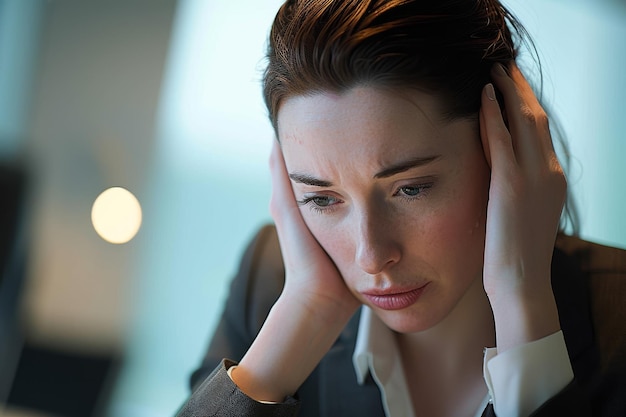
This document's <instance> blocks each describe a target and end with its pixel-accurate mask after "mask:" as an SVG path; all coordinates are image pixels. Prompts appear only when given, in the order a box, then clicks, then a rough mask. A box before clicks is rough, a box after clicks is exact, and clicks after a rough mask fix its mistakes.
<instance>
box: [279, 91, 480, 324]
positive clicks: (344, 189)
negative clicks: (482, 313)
mask: <svg viewBox="0 0 626 417" xmlns="http://www.w3.org/2000/svg"><path fill="white" fill-rule="evenodd" d="M278 134H279V137H280V141H281V145H282V150H283V155H284V158H285V162H286V165H287V170H288V172H289V175H290V177H291V180H292V184H293V190H294V193H295V197H296V199H297V200H298V201H299V203H300V207H301V208H300V210H301V213H302V216H303V217H304V220H305V222H306V224H307V225H308V227H309V229H310V230H311V232H312V233H313V235H314V236H315V238H316V239H317V240H318V242H319V243H320V245H321V246H322V247H323V248H324V250H325V251H326V252H327V253H328V255H329V256H330V258H331V259H332V260H333V262H334V263H335V265H336V266H337V268H338V269H339V271H340V273H341V274H342V276H343V278H344V280H345V283H346V285H347V286H348V288H349V289H350V290H351V292H352V293H353V294H354V296H355V297H356V298H357V299H359V300H360V301H361V302H362V303H364V304H367V305H368V306H370V307H371V308H372V309H373V310H374V311H375V312H376V313H377V314H378V316H379V317H380V318H381V319H382V320H383V321H384V322H385V323H386V324H387V326H389V327H390V328H392V329H394V330H396V331H399V332H416V331H421V330H426V329H428V328H431V327H433V326H435V325H436V324H437V323H439V322H440V321H441V320H443V319H444V318H445V317H446V316H447V315H448V314H449V313H450V312H451V311H452V310H453V309H454V308H455V306H456V305H457V303H458V302H459V301H460V300H461V298H462V297H463V296H464V294H465V293H466V292H467V290H468V288H469V287H470V285H471V284H472V283H474V281H475V280H477V279H481V276H482V274H481V271H482V265H483V250H484V239H485V220H486V208H487V198H488V189H489V168H488V166H487V163H486V161H485V157H484V154H483V150H482V146H481V142H480V138H479V132H478V122H477V121H472V120H467V119H462V120H456V121H452V122H451V121H449V120H446V121H444V120H443V118H442V117H441V112H440V110H439V109H438V103H437V101H436V100H435V99H434V98H433V97H432V96H430V95H426V94H424V93H419V92H416V91H410V92H406V93H401V94H400V93H398V92H392V91H389V90H383V89H375V88H372V87H359V88H354V89H351V90H349V91H348V92H346V93H344V94H341V95H335V94H330V93H328V94H326V93H319V94H315V95H312V96H296V97H292V98H290V99H288V100H286V101H285V102H284V103H283V104H282V106H281V109H280V111H279V114H278Z"/></svg>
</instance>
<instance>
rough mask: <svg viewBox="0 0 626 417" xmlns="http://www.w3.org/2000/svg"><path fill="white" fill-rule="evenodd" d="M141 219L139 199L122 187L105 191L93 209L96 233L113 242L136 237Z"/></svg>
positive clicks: (92, 220)
mask: <svg viewBox="0 0 626 417" xmlns="http://www.w3.org/2000/svg"><path fill="white" fill-rule="evenodd" d="M141 220H142V213H141V205H140V204H139V200H137V198H136V197H135V196H134V195H133V194H132V193H131V192H130V191H128V190H127V189H125V188H122V187H112V188H109V189H107V190H105V191H103V192H102V193H101V194H100V195H99V196H98V198H96V201H94V203H93V207H92V209H91V222H92V223H93V227H94V229H95V230H96V233H98V235H99V236H100V237H101V238H102V239H104V240H106V241H107V242H109V243H113V244H123V243H127V242H129V241H130V240H131V239H132V238H134V237H135V235H136V234H137V232H138V231H139V228H140V227H141Z"/></svg>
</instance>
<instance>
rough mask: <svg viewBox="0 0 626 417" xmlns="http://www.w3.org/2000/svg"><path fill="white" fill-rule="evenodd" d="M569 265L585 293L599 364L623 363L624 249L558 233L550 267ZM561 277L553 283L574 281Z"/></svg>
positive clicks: (625, 356) (625, 313)
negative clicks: (576, 271) (559, 280)
mask: <svg viewBox="0 0 626 417" xmlns="http://www.w3.org/2000/svg"><path fill="white" fill-rule="evenodd" d="M558 252H561V253H562V255H559V254H558ZM563 255H565V256H563ZM567 263H569V264H570V265H569V267H568V266H565V264H567ZM572 267H574V268H576V269H578V270H579V271H580V281H581V282H580V284H579V285H581V286H582V290H584V292H585V293H587V294H588V295H587V297H586V298H587V301H588V311H589V313H590V317H591V325H592V326H593V333H594V336H595V337H594V338H595V340H596V344H597V346H598V348H599V350H600V359H601V362H602V365H603V366H604V367H606V366H607V365H608V364H609V363H612V364H614V363H616V362H617V363H620V364H622V365H623V366H626V303H624V300H625V299H626V250H623V249H619V248H614V247H609V246H604V245H600V244H597V243H592V242H588V241H585V240H582V239H579V238H576V237H572V236H566V235H559V236H558V238H557V241H556V251H555V257H554V260H553V270H554V269H556V270H562V269H564V268H565V269H570V268H572ZM561 281H562V282H554V283H553V285H555V287H558V286H568V285H569V286H572V285H576V284H575V283H573V282H572V277H571V276H567V277H563V278H561ZM571 291H572V288H569V289H568V292H571ZM555 292H556V288H555Z"/></svg>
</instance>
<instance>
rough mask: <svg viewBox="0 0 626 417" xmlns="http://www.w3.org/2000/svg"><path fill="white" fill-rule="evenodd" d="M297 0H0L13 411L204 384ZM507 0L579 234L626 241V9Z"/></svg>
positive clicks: (2, 316) (152, 406) (2, 344)
mask: <svg viewBox="0 0 626 417" xmlns="http://www.w3.org/2000/svg"><path fill="white" fill-rule="evenodd" d="M280 3H281V1H280V0H238V1H237V2H232V1H227V0H178V1H177V0H106V1H104V0H101V1H84V0H0V187H1V188H0V209H1V214H0V415H5V416H57V417H74V416H80V417H83V416H84V417H88V416H111V417H148V416H150V417H161V416H163V417H165V416H172V415H173V414H174V413H175V412H176V410H177V408H178V407H179V406H180V405H181V403H182V402H183V401H184V399H185V398H186V396H187V395H188V394H189V391H188V385H187V379H188V377H189V375H190V373H191V372H192V370H193V369H194V367H196V366H197V365H198V363H199V361H200V359H201V357H202V355H203V350H204V349H205V348H206V347H207V343H208V340H209V338H210V335H211V332H212V330H213V328H214V326H215V324H216V320H217V319H218V317H219V314H220V312H221V307H222V304H223V301H224V298H225V296H226V286H227V284H228V281H229V279H230V277H231V276H232V275H233V274H234V272H235V270H236V267H237V260H238V258H239V256H240V255H241V253H242V251H243V249H244V246H245V244H246V243H247V241H248V240H249V239H250V238H251V237H252V235H253V234H254V232H255V230H256V229H257V228H258V227H259V226H261V225H262V224H264V223H266V222H269V221H270V216H269V214H268V210H267V204H268V198H269V194H270V186H269V175H268V172H267V168H266V162H267V157H268V155H269V149H270V146H271V141H272V131H271V127H270V124H269V122H267V121H266V112H265V109H264V106H263V103H262V99H261V90H260V78H261V73H262V68H263V52H264V47H265V39H266V36H267V33H268V29H269V26H270V24H271V21H272V18H273V16H274V14H275V12H276V10H277V8H278V6H279V4H280ZM506 4H507V5H509V6H510V7H511V9H512V10H513V11H514V12H515V13H516V14H517V15H518V17H519V18H520V19H521V20H522V22H524V24H525V25H526V26H527V28H528V30H529V31H530V33H531V34H532V36H533V37H534V39H535V41H536V43H537V46H538V48H539V54H540V57H541V59H542V64H543V69H544V75H545V78H544V99H545V101H547V102H549V103H551V107H552V109H553V112H554V114H555V115H556V116H558V118H559V119H560V120H561V122H562V124H563V126H564V130H565V133H566V135H567V138H568V141H569V148H570V152H571V164H570V167H569V170H570V186H571V188H572V190H573V192H574V194H575V197H576V201H577V203H578V207H579V214H580V221H581V228H580V234H581V235H582V237H584V238H586V239H588V240H592V241H595V242H599V243H603V244H608V245H612V246H618V247H622V248H626V216H624V212H625V210H626V167H625V166H624V163H623V161H624V159H625V157H626V140H625V139H626V138H625V137H624V135H625V133H624V132H626V117H625V116H626V113H625V110H624V97H626V76H624V68H626V4H625V3H624V2H623V1H617V0H613V1H611V0H602V1H600V0H586V1H585V0H516V1H513V0H510V1H508V2H506ZM110 187H123V188H125V189H127V190H129V191H130V192H131V193H132V194H133V195H134V196H135V197H136V198H137V200H138V202H139V204H140V205H141V209H142V217H136V218H134V220H133V219H131V220H129V221H131V223H132V221H134V227H135V228H136V227H138V226H139V222H140V221H141V227H140V229H139V232H138V233H137V235H136V236H135V237H134V238H133V239H131V240H130V241H129V242H128V243H124V244H113V243H109V242H107V241H106V240H104V239H103V238H101V237H100V236H99V234H98V233H96V231H95V230H94V226H93V224H92V206H93V205H94V201H95V200H96V198H97V197H98V196H99V195H100V193H101V192H103V191H104V190H106V189H108V188H110ZM104 211H105V212H107V210H106V209H105V210H104ZM109 211H110V210H109ZM94 213H95V210H94ZM94 216H95V214H94ZM137 216H138V215H137ZM132 227H133V225H131V226H130V228H131V229H132ZM131 235H132V233H131ZM105 237H106V236H105ZM131 237H132V236H131ZM109 240H111V239H109Z"/></svg>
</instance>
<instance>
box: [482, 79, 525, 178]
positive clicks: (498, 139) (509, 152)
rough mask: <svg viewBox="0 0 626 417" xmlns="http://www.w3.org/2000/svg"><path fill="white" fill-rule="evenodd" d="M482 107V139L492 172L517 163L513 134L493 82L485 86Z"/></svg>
mask: <svg viewBox="0 0 626 417" xmlns="http://www.w3.org/2000/svg"><path fill="white" fill-rule="evenodd" d="M481 103H482V105H481V109H480V139H481V141H482V144H483V149H484V152H485V157H486V158H487V162H488V163H489V166H490V167H491V170H492V172H494V171H497V172H503V171H502V170H509V169H511V168H513V167H514V166H516V165H517V161H516V160H515V153H514V151H513V145H512V142H511V135H510V133H509V130H508V129H507V127H506V124H505V123H504V119H503V118H502V113H500V106H499V105H498V100H497V98H496V95H495V90H494V88H493V85H492V84H487V85H486V86H485V87H484V88H483V92H482V97H481Z"/></svg>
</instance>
